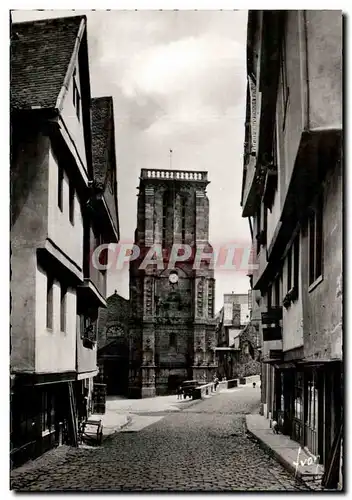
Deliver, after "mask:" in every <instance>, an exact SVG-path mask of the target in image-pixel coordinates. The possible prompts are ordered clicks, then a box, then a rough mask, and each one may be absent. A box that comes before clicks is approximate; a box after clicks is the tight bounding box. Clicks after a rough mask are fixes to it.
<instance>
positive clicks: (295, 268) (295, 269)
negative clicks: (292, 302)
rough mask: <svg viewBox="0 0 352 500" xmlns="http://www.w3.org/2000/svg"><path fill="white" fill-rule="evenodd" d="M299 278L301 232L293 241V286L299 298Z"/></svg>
mask: <svg viewBox="0 0 352 500" xmlns="http://www.w3.org/2000/svg"><path fill="white" fill-rule="evenodd" d="M298 278H299V234H298V235H297V236H296V239H295V241H294V243H293V286H294V287H295V291H296V298H298V291H299V286H298Z"/></svg>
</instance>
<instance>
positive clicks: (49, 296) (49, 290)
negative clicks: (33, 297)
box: [46, 276, 54, 329]
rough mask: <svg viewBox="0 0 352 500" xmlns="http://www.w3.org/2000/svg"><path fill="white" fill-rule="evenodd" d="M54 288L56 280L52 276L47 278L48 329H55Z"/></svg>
mask: <svg viewBox="0 0 352 500" xmlns="http://www.w3.org/2000/svg"><path fill="white" fill-rule="evenodd" d="M53 287H54V280H53V279H52V278H51V276H47V285H46V327H47V328H51V329H52V327H53Z"/></svg>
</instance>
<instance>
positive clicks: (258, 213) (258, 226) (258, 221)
mask: <svg viewBox="0 0 352 500" xmlns="http://www.w3.org/2000/svg"><path fill="white" fill-rule="evenodd" d="M260 211H261V207H259V208H258V210H257V254H258V253H259V251H260V237H259V234H260V225H261V221H260Z"/></svg>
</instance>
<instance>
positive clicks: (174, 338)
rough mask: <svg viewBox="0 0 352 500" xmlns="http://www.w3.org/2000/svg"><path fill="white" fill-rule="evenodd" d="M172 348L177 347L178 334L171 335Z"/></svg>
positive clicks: (172, 333)
mask: <svg viewBox="0 0 352 500" xmlns="http://www.w3.org/2000/svg"><path fill="white" fill-rule="evenodd" d="M170 347H176V333H175V332H171V333H170Z"/></svg>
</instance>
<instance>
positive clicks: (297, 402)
mask: <svg viewBox="0 0 352 500" xmlns="http://www.w3.org/2000/svg"><path fill="white" fill-rule="evenodd" d="M293 409H294V417H295V418H297V419H298V420H302V419H303V375H302V373H300V372H296V375H295V387H294V408H293Z"/></svg>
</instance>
